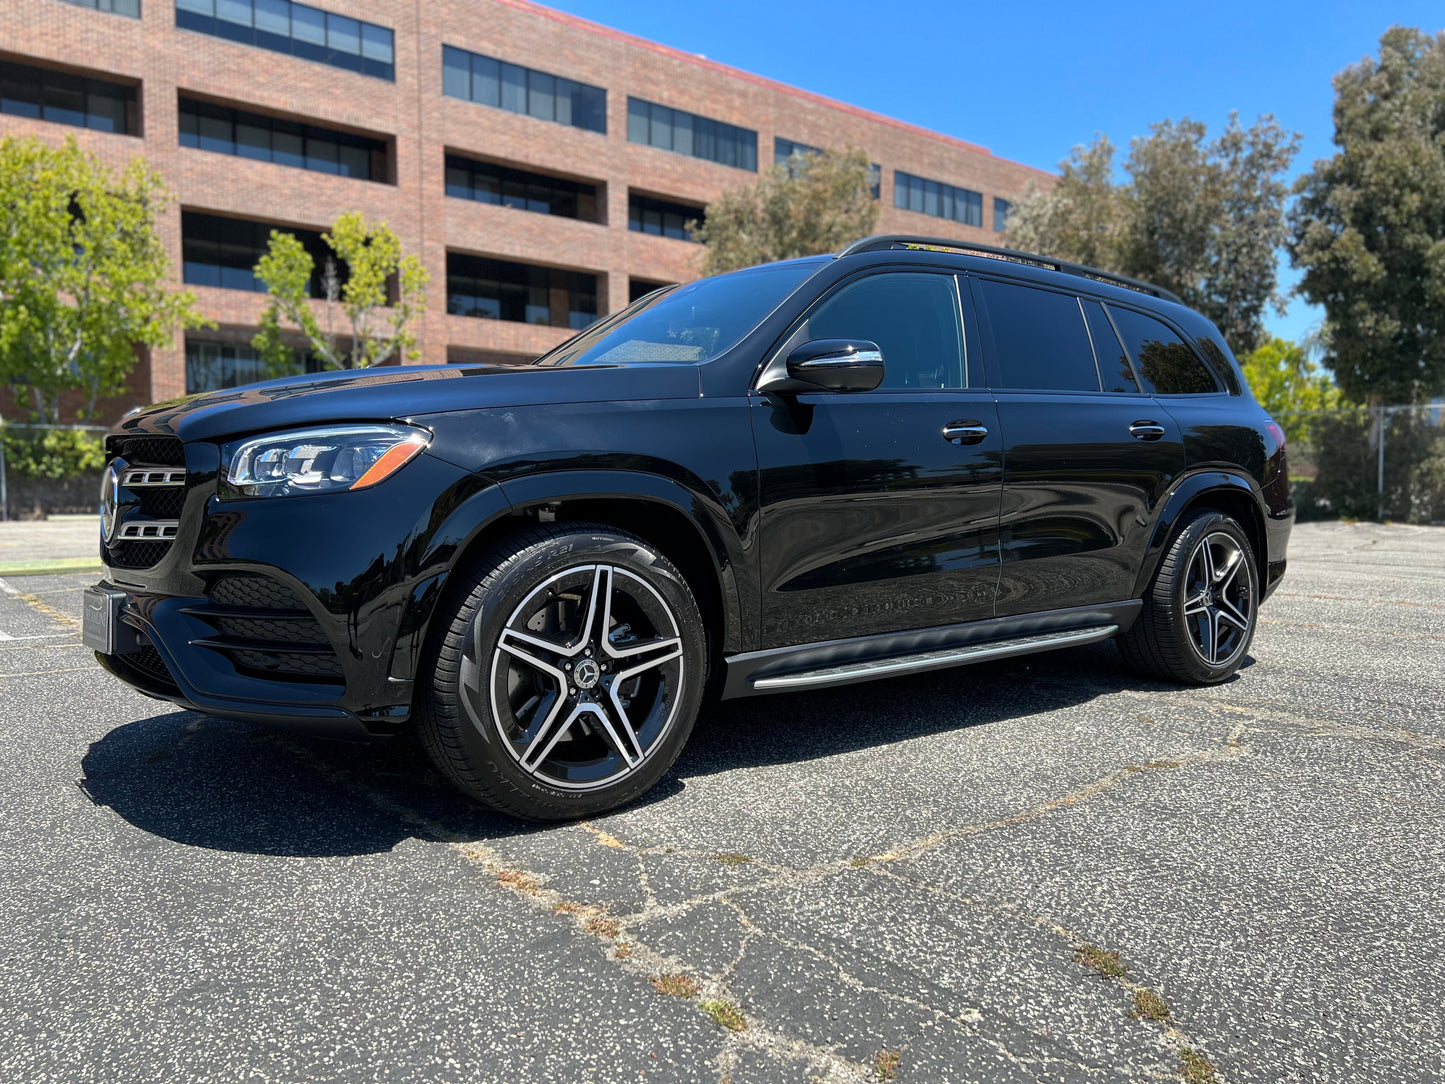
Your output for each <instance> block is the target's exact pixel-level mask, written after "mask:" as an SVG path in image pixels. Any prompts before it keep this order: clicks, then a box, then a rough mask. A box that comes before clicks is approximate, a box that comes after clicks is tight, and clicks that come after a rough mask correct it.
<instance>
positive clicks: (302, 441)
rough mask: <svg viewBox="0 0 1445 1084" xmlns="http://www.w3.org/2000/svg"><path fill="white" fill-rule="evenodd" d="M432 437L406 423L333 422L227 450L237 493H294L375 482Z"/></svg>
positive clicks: (362, 486) (241, 443) (225, 456)
mask: <svg viewBox="0 0 1445 1084" xmlns="http://www.w3.org/2000/svg"><path fill="white" fill-rule="evenodd" d="M430 442H431V434H430V433H428V432H427V431H426V430H424V429H414V428H412V427H410V426H406V425H333V426H325V427H323V428H319V429H294V430H292V431H290V432H287V433H269V434H267V435H266V436H263V437H253V438H252V439H250V440H246V441H238V442H236V443H234V444H227V445H226V446H225V447H224V448H223V449H222V450H221V455H222V459H223V460H224V461H225V462H226V463H227V464H229V465H228V467H227V469H226V480H227V481H228V482H230V483H231V486H232V487H233V488H234V489H235V491H236V492H235V493H233V494H231V495H232V496H245V497H290V496H295V495H297V494H301V493H333V492H336V491H337V490H343V489H365V488H366V487H367V486H374V485H376V483H378V482H380V481H383V480H385V479H386V478H389V477H390V476H391V475H393V474H395V473H396V472H397V471H398V470H400V469H401V468H402V467H404V466H406V464H407V463H409V462H411V460H412V459H413V458H414V457H415V456H416V455H417V454H418V453H419V452H420V451H421V450H422V449H423V448H425V447H426V446H427V445H428V444H429V443H430Z"/></svg>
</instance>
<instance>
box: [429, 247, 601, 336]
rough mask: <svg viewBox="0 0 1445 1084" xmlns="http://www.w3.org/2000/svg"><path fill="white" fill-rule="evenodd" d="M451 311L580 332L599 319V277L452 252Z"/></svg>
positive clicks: (449, 278) (449, 260)
mask: <svg viewBox="0 0 1445 1084" xmlns="http://www.w3.org/2000/svg"><path fill="white" fill-rule="evenodd" d="M447 312H449V313H451V314H452V315H453V316H482V317H487V318H489V319H492V320H512V321H516V322H517V323H522V324H543V325H547V326H550V327H569V328H571V329H572V330H574V331H581V330H582V329H583V328H585V327H590V326H591V325H592V324H594V323H595V322H596V321H597V276H596V275H589V274H587V273H586V272H583V271H563V270H561V269H559V268H555V267H536V266H534V265H532V264H526V263H512V262H510V261H508V260H490V259H486V258H485V257H481V256H465V255H462V254H461V253H458V252H449V253H447Z"/></svg>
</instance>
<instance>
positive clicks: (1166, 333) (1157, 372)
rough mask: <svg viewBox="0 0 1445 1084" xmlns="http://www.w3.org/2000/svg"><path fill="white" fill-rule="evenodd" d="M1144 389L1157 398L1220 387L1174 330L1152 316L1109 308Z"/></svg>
mask: <svg viewBox="0 0 1445 1084" xmlns="http://www.w3.org/2000/svg"><path fill="white" fill-rule="evenodd" d="M1109 315H1111V316H1112V317H1113V318H1114V323H1115V325H1116V326H1117V327H1118V328H1119V334H1120V335H1121V336H1123V338H1124V345H1125V346H1126V347H1127V348H1128V350H1129V353H1130V355H1131V356H1132V357H1133V358H1134V365H1135V367H1136V368H1137V369H1138V370H1139V380H1140V381H1141V382H1142V383H1143V385H1144V390H1145V391H1146V392H1150V393H1152V394H1155V395H1205V394H1208V393H1210V392H1217V391H1218V390H1219V384H1218V383H1217V382H1216V381H1215V379H1214V375H1213V374H1212V373H1211V372H1210V371H1209V367H1208V366H1207V365H1205V364H1204V362H1203V360H1202V359H1201V358H1200V357H1199V355H1198V354H1196V353H1195V352H1194V351H1193V350H1191V349H1190V348H1189V345H1188V344H1187V343H1186V342H1185V341H1184V340H1183V339H1181V338H1180V337H1179V336H1178V335H1176V334H1175V333H1174V331H1173V330H1172V329H1171V328H1170V327H1169V326H1168V325H1167V324H1164V323H1162V322H1161V321H1159V320H1156V319H1154V318H1153V317H1152V316H1145V315H1144V314H1143V313H1142V312H1135V311H1134V310H1133V309H1121V308H1117V307H1116V306H1113V305H1110V306H1109Z"/></svg>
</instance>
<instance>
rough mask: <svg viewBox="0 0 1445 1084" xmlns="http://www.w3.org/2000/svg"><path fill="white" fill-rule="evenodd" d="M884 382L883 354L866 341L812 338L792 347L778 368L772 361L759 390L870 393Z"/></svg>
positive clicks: (784, 392) (792, 392) (875, 346)
mask: <svg viewBox="0 0 1445 1084" xmlns="http://www.w3.org/2000/svg"><path fill="white" fill-rule="evenodd" d="M881 383H883V351H882V350H880V349H878V344H877V343H871V342H869V341H868V340H867V339H814V340H813V341H812V342H806V343H804V344H803V345H802V346H799V347H797V348H795V349H794V350H793V351H792V352H791V353H790V354H789V355H788V356H787V360H786V361H784V363H783V364H782V365H781V366H780V365H778V363H777V360H776V359H775V360H774V361H773V362H772V363H771V364H770V365H769V366H768V368H767V371H765V372H764V373H763V378H762V380H760V381H759V382H758V390H759V391H764V392H775V393H783V394H789V393H791V394H795V395H796V394H798V393H799V392H810V391H814V392H815V391H837V392H849V391H872V390H873V389H874V388H876V387H877V386H878V385H879V384H881Z"/></svg>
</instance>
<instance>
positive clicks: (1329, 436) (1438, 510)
mask: <svg viewBox="0 0 1445 1084" xmlns="http://www.w3.org/2000/svg"><path fill="white" fill-rule="evenodd" d="M1442 415H1445V404H1440V403H1435V404H1432V405H1429V406H1391V407H1355V408H1351V409H1345V410H1322V411H1311V412H1307V413H1299V414H1281V415H1277V416H1276V417H1275V420H1276V421H1277V422H1279V424H1280V425H1281V426H1283V427H1284V431H1285V434H1286V435H1287V436H1288V437H1289V473H1290V483H1291V488H1292V489H1293V491H1294V498H1295V505H1296V507H1297V508H1298V510H1299V517H1300V519H1340V518H1345V519H1381V520H1394V521H1396V522H1400V523H1445V418H1442Z"/></svg>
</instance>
